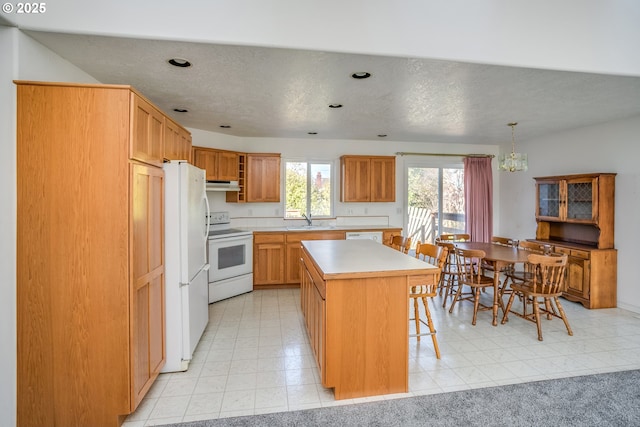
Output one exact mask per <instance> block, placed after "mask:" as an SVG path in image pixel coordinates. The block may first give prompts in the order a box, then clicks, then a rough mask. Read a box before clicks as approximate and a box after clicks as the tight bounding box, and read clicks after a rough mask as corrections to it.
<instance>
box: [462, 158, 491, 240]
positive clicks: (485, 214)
mask: <svg viewBox="0 0 640 427" xmlns="http://www.w3.org/2000/svg"><path fill="white" fill-rule="evenodd" d="M492 207H493V175H492V173H491V157H465V158H464V214H465V223H466V225H465V229H466V233H468V234H470V235H471V240H472V241H475V242H489V241H491V235H492V233H493V208H492Z"/></svg>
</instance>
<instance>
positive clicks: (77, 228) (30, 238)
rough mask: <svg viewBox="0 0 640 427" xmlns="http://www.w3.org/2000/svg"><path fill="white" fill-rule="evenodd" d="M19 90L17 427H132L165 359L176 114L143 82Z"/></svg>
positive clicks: (30, 85) (36, 85)
mask: <svg viewBox="0 0 640 427" xmlns="http://www.w3.org/2000/svg"><path fill="white" fill-rule="evenodd" d="M16 84H17V85H18V87H17V163H16V165H17V195H18V198H17V246H16V258H17V263H16V276H17V280H16V281H17V286H16V289H17V305H16V314H17V402H18V404H17V424H18V426H37V425H48V426H54V425H60V426H80V425H85V426H87V425H91V426H114V427H115V426H119V425H120V424H121V423H122V419H123V418H124V416H125V415H126V414H129V413H131V412H133V411H134V410H135V409H136V407H137V406H138V404H139V403H140V402H141V400H142V399H143V397H144V395H145V394H146V393H147V391H148V390H149V388H150V387H151V385H152V384H153V382H154V380H155V378H156V377H157V376H158V374H159V370H160V368H161V367H162V365H163V364H164V361H165V347H164V334H165V329H164V324H165V313H164V307H165V306H164V213H163V212H164V171H163V169H162V167H160V166H161V162H162V152H163V143H164V140H163V138H164V128H163V126H164V123H166V121H165V119H166V117H164V116H162V115H161V113H160V112H159V110H158V109H156V108H155V107H153V106H152V105H151V104H150V103H149V102H148V101H146V100H145V99H143V98H142V96H141V95H140V94H138V93H137V92H135V91H134V90H133V89H132V88H131V87H129V86H115V85H79V84H65V83H55V84H54V83H43V82H16Z"/></svg>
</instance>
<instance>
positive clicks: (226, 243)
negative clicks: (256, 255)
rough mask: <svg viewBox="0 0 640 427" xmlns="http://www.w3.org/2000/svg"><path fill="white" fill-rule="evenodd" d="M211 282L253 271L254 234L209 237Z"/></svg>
mask: <svg viewBox="0 0 640 427" xmlns="http://www.w3.org/2000/svg"><path fill="white" fill-rule="evenodd" d="M209 265H210V268H209V283H211V282H217V281H219V280H224V279H229V278H231V277H237V276H241V275H243V274H249V273H251V272H253V236H252V235H248V236H247V235H245V236H230V237H222V238H220V237H218V238H215V239H209Z"/></svg>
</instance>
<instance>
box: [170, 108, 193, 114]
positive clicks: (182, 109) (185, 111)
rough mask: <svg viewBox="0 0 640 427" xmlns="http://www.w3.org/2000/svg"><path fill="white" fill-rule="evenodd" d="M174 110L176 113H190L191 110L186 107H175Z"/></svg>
mask: <svg viewBox="0 0 640 427" xmlns="http://www.w3.org/2000/svg"><path fill="white" fill-rule="evenodd" d="M173 111H175V112H176V113H188V112H189V110H187V109H186V108H174V109H173Z"/></svg>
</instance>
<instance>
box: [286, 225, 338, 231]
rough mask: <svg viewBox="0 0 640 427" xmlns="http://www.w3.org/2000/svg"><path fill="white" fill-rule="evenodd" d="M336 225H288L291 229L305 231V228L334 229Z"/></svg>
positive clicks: (288, 228)
mask: <svg viewBox="0 0 640 427" xmlns="http://www.w3.org/2000/svg"><path fill="white" fill-rule="evenodd" d="M334 228H335V227H334V226H331V225H298V226H294V227H287V230H289V231H304V230H333V229H334Z"/></svg>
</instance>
